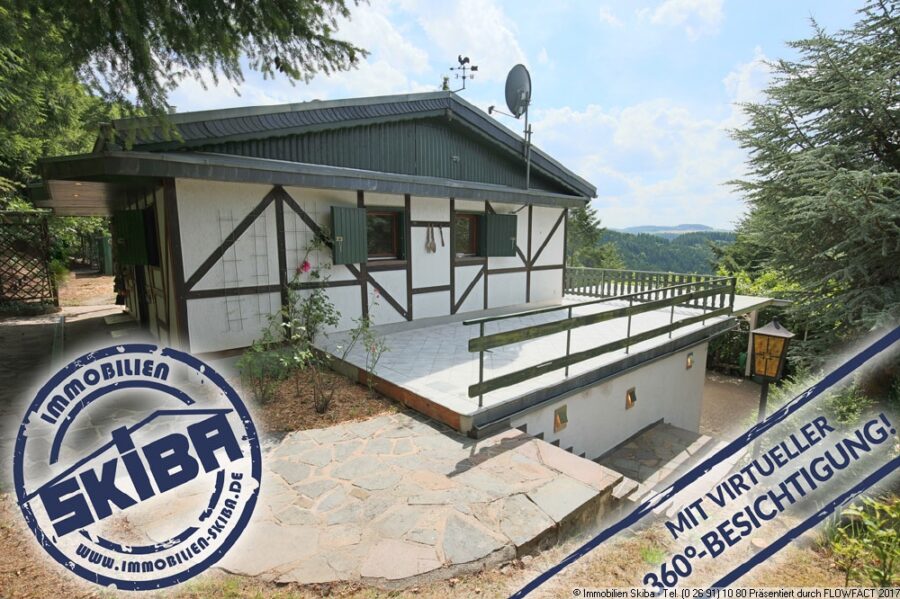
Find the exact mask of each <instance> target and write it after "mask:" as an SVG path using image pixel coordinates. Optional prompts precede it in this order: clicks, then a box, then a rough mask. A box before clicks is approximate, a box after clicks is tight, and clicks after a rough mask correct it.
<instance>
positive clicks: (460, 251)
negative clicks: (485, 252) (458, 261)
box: [453, 214, 478, 256]
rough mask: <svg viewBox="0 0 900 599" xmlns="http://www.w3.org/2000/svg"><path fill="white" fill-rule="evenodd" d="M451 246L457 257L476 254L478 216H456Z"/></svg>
mask: <svg viewBox="0 0 900 599" xmlns="http://www.w3.org/2000/svg"><path fill="white" fill-rule="evenodd" d="M453 245H454V247H455V248H456V255H457V256H475V255H476V254H477V253H478V215H477V214H457V215H456V219H455V222H454V227H453Z"/></svg>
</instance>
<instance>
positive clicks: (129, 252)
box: [113, 210, 147, 266]
mask: <svg viewBox="0 0 900 599" xmlns="http://www.w3.org/2000/svg"><path fill="white" fill-rule="evenodd" d="M113 228H114V229H115V239H114V242H115V247H116V258H117V260H118V262H119V264H126V265H130V266H133V265H140V264H147V243H146V238H145V229H144V214H143V212H142V211H140V210H122V211H119V212H116V213H115V214H113Z"/></svg>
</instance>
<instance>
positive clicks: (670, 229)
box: [612, 224, 720, 239]
mask: <svg viewBox="0 0 900 599" xmlns="http://www.w3.org/2000/svg"><path fill="white" fill-rule="evenodd" d="M612 230H614V231H618V232H620V233H631V234H633V235H640V234H641V233H647V234H649V235H658V236H659V237H665V238H666V239H674V238H676V237H678V236H679V235H683V234H685V233H697V232H707V231H719V230H720V229H714V228H712V227H710V226H707V225H699V224H683V225H640V226H637V227H625V228H624V229H612Z"/></svg>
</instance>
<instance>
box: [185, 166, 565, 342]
mask: <svg viewBox="0 0 900 599" xmlns="http://www.w3.org/2000/svg"><path fill="white" fill-rule="evenodd" d="M270 190H271V187H270V186H268V185H254V184H240V183H225V182H216V181H200V180H191V179H178V180H177V181H176V195H177V199H178V216H179V224H180V231H181V245H182V252H183V260H184V271H185V277H186V278H190V277H191V275H193V273H194V272H195V271H196V270H197V269H198V268H199V266H200V265H201V264H202V263H203V261H204V260H205V259H206V258H207V256H209V255H210V254H211V253H212V252H213V251H214V250H215V249H216V248H217V247H218V246H219V245H220V244H221V242H222V240H223V239H224V238H225V236H227V235H228V233H229V231H230V228H233V227H234V226H237V224H239V223H240V222H241V220H242V219H243V218H244V217H245V216H246V215H247V214H249V213H250V211H251V210H253V208H254V207H255V206H256V205H257V204H258V203H259V202H260V201H261V200H262V199H263V197H265V195H266V194H267V193H268V192H269V191H270ZM285 191H287V193H288V194H290V196H291V197H292V198H293V199H294V200H295V201H296V202H297V204H299V205H300V207H301V208H303V210H304V211H305V212H306V213H307V214H309V216H310V217H311V218H312V219H313V220H314V221H315V222H317V223H318V224H319V225H320V226H322V227H323V228H326V229H330V227H331V206H335V205H341V206H356V205H357V198H356V192H353V191H337V190H321V189H308V188H298V187H286V188H285ZM364 197H365V204H366V206H374V207H379V206H380V207H403V206H404V205H405V201H404V197H403V196H402V195H387V194H379V193H368V192H367V193H366V194H365V196H364ZM492 206H493V208H494V210H495V211H496V212H498V213H500V214H511V213H514V212H515V214H516V216H517V218H518V239H517V243H518V246H519V249H520V250H521V251H522V254H523V255H527V254H528V209H527V207H525V208H523V207H522V205H521V204H502V203H492ZM484 207H485V203H484V202H480V201H479V202H476V201H466V200H457V202H456V210H457V211H471V212H484ZM410 208H411V214H410V215H408V216H409V217H410V220H413V221H444V222H446V221H448V220H449V218H450V202H449V199H447V198H427V197H417V196H413V197H412V198H411V202H410ZM517 210H518V211H517ZM516 211H517V212H516ZM560 213H561V209H555V208H538V207H535V208H534V209H533V221H532V230H533V237H532V252H537V249H538V248H539V247H540V245H541V244H542V243H543V240H544V239H545V238H546V236H547V234H548V232H549V231H550V229H551V228H552V226H553V224H554V223H555V222H556V219H557V218H559V215H560ZM284 219H285V248H286V252H285V254H286V261H287V267H288V278H291V277H293V276H294V274H295V271H296V268H297V267H298V266H299V265H300V264H301V263H302V262H303V260H304V259H308V260H309V261H310V263H311V265H312V266H313V268H317V267H321V268H322V269H323V272H327V273H329V277H330V280H332V281H342V280H349V279H352V278H353V276H352V274H351V273H350V272H349V271H348V269H347V268H346V267H345V266H343V265H336V266H334V265H332V266H330V267H329V265H331V260H332V256H331V252H330V251H328V250H325V251H315V252H310V253H307V250H306V248H307V247H308V245H309V243H310V242H311V240H312V238H313V234H312V232H311V231H310V230H309V228H308V227H307V226H306V224H305V223H304V222H303V221H302V220H301V219H300V217H299V216H297V215H295V214H294V212H293V210H291V209H290V207H288V206H285V210H284ZM275 227H276V225H275V208H274V204H272V205H270V206H269V207H268V208H267V209H266V210H265V211H263V213H262V215H261V216H260V217H259V218H258V219H257V221H256V222H255V223H254V224H253V225H252V226H251V227H250V228H249V229H248V230H247V231H246V232H245V233H244V234H243V235H241V236H240V237H239V238H238V240H237V242H236V243H235V244H234V245H233V246H232V248H231V249H229V250H228V251H227V252H226V254H225V256H224V257H223V258H222V259H220V260H219V261H218V262H217V263H216V264H215V265H214V266H213V267H212V268H211V269H210V271H209V272H208V273H207V274H206V275H204V276H203V277H202V278H201V279H200V281H199V282H198V283H197V285H196V286H195V287H194V290H209V289H222V288H226V287H250V286H259V285H277V284H278V249H277V240H276V228H275ZM563 231H564V229H563V227H562V226H560V227H558V229H557V231H556V232H555V233H554V236H553V238H552V239H551V241H550V242H549V243H548V245H547V247H546V248H545V249H544V251H543V253H542V254H541V257H540V260H539V261H538V264H539V265H554V264H562V262H563V255H562V254H563V242H562V239H563ZM443 233H444V245H443V246H442V245H441V235H440V231H439V230H438V229H437V228H436V229H435V242H436V246H437V248H436V252H435V253H433V254H432V253H426V252H425V238H426V228H425V227H413V228H412V231H411V235H410V240H411V248H412V256H411V257H410V258H411V261H410V264H411V269H412V282H413V288H414V289H416V288H423V287H438V286H446V285H449V284H450V268H451V266H450V263H451V259H450V236H451V235H452V230H451V229H450V228H449V227H446V228H444V230H443ZM356 266H357V267H358V266H359V265H356ZM522 266H524V264H523V263H522V260H521V259H520V258H519V257H518V256H514V257H501V258H489V259H488V268H489V269H501V268H520V267H522ZM480 268H481V267H480V266H459V267H456V272H455V278H456V285H455V288H456V298H457V301H458V299H459V297H461V296H462V293H463V292H464V291H465V289H466V287H467V286H468V285H469V283H470V282H471V281H472V279H473V278H474V277H475V275H476V274H477V273H478V271H479V270H480ZM371 275H372V277H373V278H374V279H375V280H376V281H378V283H379V284H380V285H382V286H383V287H384V289H385V290H386V291H387V292H388V293H390V295H391V296H392V297H393V298H394V299H395V300H396V302H397V303H398V304H399V305H400V306H402V307H403V308H404V309H408V306H407V305H406V304H407V279H406V271H405V270H391V271H377V272H372V273H371ZM300 280H301V281H305V280H308V276H307V275H300ZM561 283H562V270H561V269H553V270H546V271H535V272H533V273H532V281H531V301H532V302H536V301H547V300H553V299H559V298H561V297H562V285H561ZM487 286H488V306H489V307H491V308H496V307H501V306H510V305H520V304H524V303H525V302H526V291H525V289H526V274H525V273H524V272H522V273H503V274H494V275H490V280H489V281H488V284H487ZM367 287H368V289H367V292H368V297H369V305H370V307H371V308H370V315H371V317H372V319H373V321H374V323H375V324H376V325H379V324H389V323H395V322H401V321H403V320H404V317H403V316H402V315H400V314H399V313H398V312H397V311H396V310H395V309H394V308H393V307H392V306H391V305H390V304H389V303H388V302H387V301H386V300H385V299H384V298H378V297H376V292H375V289H374V287H373V286H372V285H368V286H367ZM484 288H485V281H484V277H482V280H481V281H479V282H478V284H476V286H475V287H474V288H473V289H472V292H471V293H470V294H469V296H468V297H467V299H466V301H465V302H464V303H463V304H462V305H461V306H460V309H459V312H460V313H462V312H471V311H477V310H482V309H483V308H484ZM327 293H328V296H329V298H330V299H331V301H332V302H333V303H334V305H335V307H336V308H337V309H338V311H339V312H340V313H341V321H340V324H339V325H338V326H337V327H336V330H346V329H349V328H352V327H353V326H354V323H353V319H355V318H359V317H360V316H361V314H362V302H361V297H360V295H361V294H360V290H359V287H357V286H345V287H333V288H330V289H328V290H327ZM301 294H302V292H301ZM279 301H280V300H279V298H278V294H277V293H274V294H269V293H267V294H259V295H244V296H232V297H229V298H208V299H194V300H188V329H189V333H190V337H191V349H192V350H193V351H196V352H206V351H220V350H226V349H233V348H240V347H246V346H247V345H249V344H250V342H251V341H252V340H253V339H254V338H255V337H257V336H258V334H259V331H260V330H261V329H262V328H263V327H264V326H265V325H266V323H267V321H268V316H269V315H270V314H272V313H275V312H277V310H278V305H279ZM375 302H377V305H375V306H373V304H374V303H375ZM412 308H413V316H414V318H415V319H420V318H430V317H437V316H447V315H449V314H450V313H451V295H450V292H449V291H436V292H431V293H421V294H415V295H414V296H413V306H412Z"/></svg>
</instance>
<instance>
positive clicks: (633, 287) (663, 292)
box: [563, 267, 728, 308]
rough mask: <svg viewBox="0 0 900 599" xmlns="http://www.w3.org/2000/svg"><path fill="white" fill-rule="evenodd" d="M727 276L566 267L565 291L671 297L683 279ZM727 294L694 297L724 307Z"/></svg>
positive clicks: (708, 305) (709, 279) (705, 280)
mask: <svg viewBox="0 0 900 599" xmlns="http://www.w3.org/2000/svg"><path fill="white" fill-rule="evenodd" d="M727 280H728V277H721V276H717V275H698V274H683V273H676V272H654V271H648V270H613V269H609V268H581V267H569V268H566V280H565V289H564V290H563V293H564V294H566V295H586V296H588V297H615V296H618V295H624V294H627V293H636V292H640V291H646V292H647V294H646V296H645V298H646V299H645V300H644V301H651V300H655V299H660V298H664V297H669V294H670V291H669V290H670V289H672V288H673V286H676V285H682V284H684V283H708V282H715V281H727ZM726 299H727V298H724V297H720V298H717V300H718V301H716V302H714V303H713V302H712V300H706V301H705V302H704V300H695V303H694V304H691V305H692V306H693V307H695V308H704V307H705V308H711V307H715V305H718V307H722V306H723V305H724V303H723V302H724V301H725V300H726Z"/></svg>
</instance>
